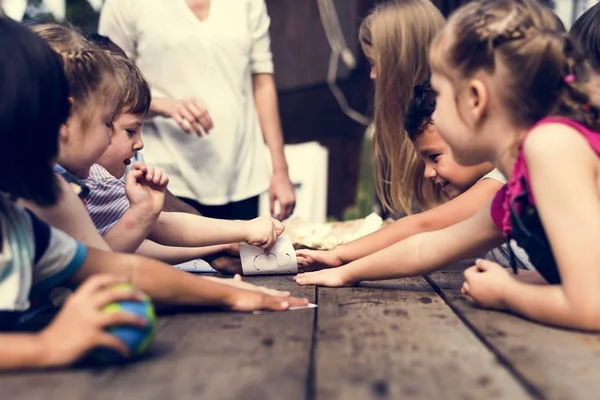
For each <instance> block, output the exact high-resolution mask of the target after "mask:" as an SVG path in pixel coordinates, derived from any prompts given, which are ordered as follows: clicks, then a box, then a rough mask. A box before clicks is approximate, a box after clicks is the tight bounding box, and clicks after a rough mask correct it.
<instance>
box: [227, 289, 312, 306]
mask: <svg viewBox="0 0 600 400" xmlns="http://www.w3.org/2000/svg"><path fill="white" fill-rule="evenodd" d="M227 304H228V305H229V308H230V309H231V310H234V311H259V310H272V311H285V310H287V309H288V308H290V307H300V306H305V305H307V304H308V300H307V299H300V298H297V297H289V296H272V295H268V294H266V293H263V292H261V291H257V290H244V289H241V290H239V291H236V293H235V294H234V295H232V296H230V298H229V299H228V301H227Z"/></svg>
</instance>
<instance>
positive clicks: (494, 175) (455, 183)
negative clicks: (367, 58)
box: [297, 77, 526, 268]
mask: <svg viewBox="0 0 600 400" xmlns="http://www.w3.org/2000/svg"><path fill="white" fill-rule="evenodd" d="M435 106H436V100H435V92H434V91H433V89H432V88H431V83H430V78H429V77H427V78H426V79H425V80H424V81H423V82H421V83H420V84H418V85H417V86H416V87H415V88H414V96H413V98H412V100H411V101H410V103H409V105H408V109H407V111H406V117H405V121H404V128H405V129H406V132H407V135H408V138H409V139H410V140H411V142H412V144H413V146H414V148H415V150H416V152H417V154H418V156H419V158H420V159H421V161H422V162H423V163H424V164H425V171H424V176H425V178H426V179H430V180H431V181H432V182H433V183H435V184H436V185H439V186H440V188H441V191H442V192H443V193H445V195H446V198H447V201H446V202H445V203H444V204H442V205H440V206H438V207H435V208H432V209H430V210H428V211H424V212H422V213H419V214H414V215H409V216H407V217H404V218H402V219H400V220H398V221H395V222H394V223H392V224H390V225H389V226H387V227H385V228H383V229H382V230H380V231H379V232H376V233H374V234H373V235H372V236H373V238H375V239H376V240H373V238H369V237H367V238H366V240H365V238H361V239H358V240H356V241H354V242H351V243H348V244H344V245H342V246H339V247H337V248H335V249H333V250H329V251H313V250H298V252H297V254H298V262H299V263H300V264H302V265H304V266H312V267H313V268H323V267H338V266H340V265H343V264H346V263H349V262H352V261H355V260H357V259H360V258H362V257H365V256H367V255H369V254H372V253H374V252H376V251H379V250H381V249H383V248H385V247H388V246H390V245H392V244H394V243H396V242H398V241H400V240H403V239H405V238H407V237H409V236H412V235H416V234H417V233H421V232H426V231H432V230H436V229H441V228H445V227H447V226H450V225H452V224H455V223H457V222H460V221H462V220H464V219H467V218H469V217H470V216H472V215H474V214H475V213H476V212H477V211H478V210H479V209H480V208H481V207H482V206H483V205H484V204H485V203H487V202H489V201H490V200H491V199H492V198H493V197H494V195H495V194H496V192H497V191H498V190H499V189H500V188H501V187H502V185H503V184H504V183H505V182H506V180H505V179H504V176H502V174H501V173H500V172H498V170H496V169H494V167H493V165H492V164H491V163H489V162H486V163H481V164H476V165H472V166H468V167H465V166H462V165H459V164H457V163H456V162H455V161H454V160H453V159H452V152H451V150H450V147H449V146H448V144H447V143H446V142H445V141H444V139H443V138H442V137H441V136H440V135H439V133H438V132H437V130H436V126H435V123H434V121H433V113H434V111H435ZM517 251H518V250H517ZM519 256H520V258H522V259H525V258H526V257H524V254H523V253H522V252H520V254H519ZM489 257H493V259H494V260H495V261H498V262H501V263H507V262H508V258H507V256H506V252H505V251H503V250H502V249H500V248H499V249H495V250H494V251H493V252H491V253H490V254H489ZM521 266H523V265H522V264H521Z"/></svg>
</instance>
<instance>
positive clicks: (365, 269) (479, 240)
mask: <svg viewBox="0 0 600 400" xmlns="http://www.w3.org/2000/svg"><path fill="white" fill-rule="evenodd" d="M501 242H502V235H501V233H500V231H499V230H498V229H497V228H496V226H495V225H494V223H493V222H492V220H491V217H490V210H489V206H487V207H484V208H483V209H481V210H480V211H479V212H478V213H477V214H475V215H474V216H473V217H471V218H469V219H468V220H466V221H462V222H459V223H458V224H455V225H452V226H450V227H448V228H445V229H442V230H439V231H433V232H425V233H420V234H418V235H415V236H411V237H409V238H408V239H405V240H403V241H401V242H399V243H396V244H394V245H392V246H390V247H388V248H386V249H384V250H381V251H379V252H377V253H374V254H371V255H369V256H367V257H364V258H361V259H359V260H357V261H354V262H351V263H350V264H347V265H344V266H341V267H338V268H331V269H326V270H322V271H317V272H308V273H305V274H300V275H298V276H297V277H296V281H297V282H298V283H300V284H318V285H325V286H343V285H352V284H356V283H358V282H360V281H366V280H382V279H392V278H402V277H407V276H416V275H422V274H426V273H429V272H432V271H435V270H438V269H440V268H443V267H445V266H447V265H449V264H452V263H455V262H458V261H460V260H463V259H466V258H470V257H473V256H477V255H478V254H481V253H482V252H483V251H485V250H488V249H490V248H493V247H495V246H496V245H498V244H500V243H501Z"/></svg>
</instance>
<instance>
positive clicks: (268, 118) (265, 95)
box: [252, 74, 296, 220]
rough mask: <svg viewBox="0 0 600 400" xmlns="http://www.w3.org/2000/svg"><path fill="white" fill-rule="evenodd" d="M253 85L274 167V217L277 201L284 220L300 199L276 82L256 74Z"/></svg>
mask: <svg viewBox="0 0 600 400" xmlns="http://www.w3.org/2000/svg"><path fill="white" fill-rule="evenodd" d="M252 85H253V93H254V102H255V104H256V111H257V112H258V118H259V120H260V126H261V128H262V132H263V136H264V138H265V142H266V144H267V147H268V148H269V152H270V153H271V162H272V164H273V176H272V178H271V188H270V189H269V194H270V196H269V197H270V198H271V214H273V213H274V201H275V200H276V199H277V200H279V203H280V206H281V210H280V212H279V215H278V219H279V220H283V219H285V218H287V217H289V216H290V215H291V214H292V212H293V211H294V206H295V201H296V200H295V196H294V189H293V187H292V184H291V182H290V178H289V176H288V166H287V162H286V160H285V154H284V152H283V134H282V132H281V123H280V121H279V107H278V105H277V90H276V88H275V80H274V79H273V75H272V74H254V75H252Z"/></svg>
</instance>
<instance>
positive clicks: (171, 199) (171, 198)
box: [163, 190, 200, 215]
mask: <svg viewBox="0 0 600 400" xmlns="http://www.w3.org/2000/svg"><path fill="white" fill-rule="evenodd" d="M163 211H165V212H182V213H187V214H194V215H200V213H199V212H198V210H196V209H195V208H194V207H192V206H190V205H189V204H187V203H186V202H185V201H182V200H179V199H178V198H177V197H175V195H173V193H171V192H170V191H168V190H167V192H166V193H165V205H164V206H163Z"/></svg>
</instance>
